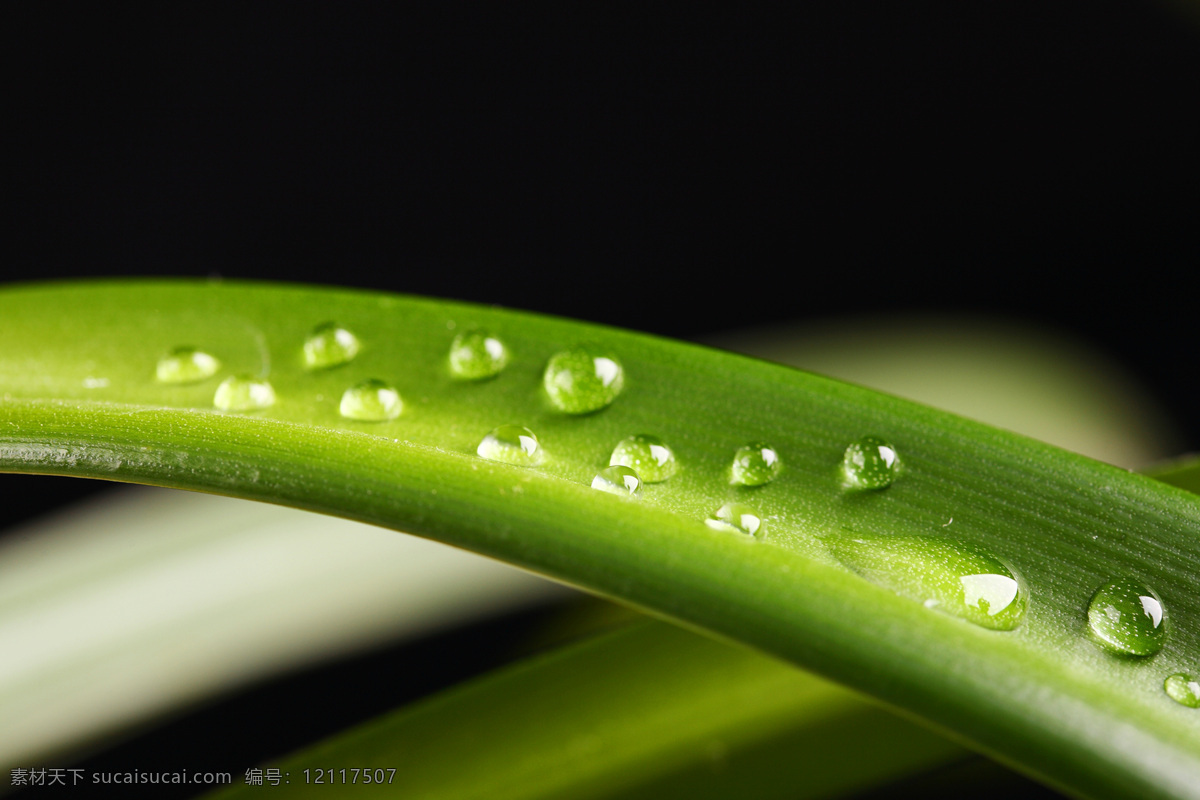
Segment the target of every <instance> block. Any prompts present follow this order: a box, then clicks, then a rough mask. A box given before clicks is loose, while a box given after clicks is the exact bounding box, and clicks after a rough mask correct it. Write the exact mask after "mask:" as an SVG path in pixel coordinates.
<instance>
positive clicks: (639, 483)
mask: <svg viewBox="0 0 1200 800" xmlns="http://www.w3.org/2000/svg"><path fill="white" fill-rule="evenodd" d="M361 349H362V343H361V342H360V340H359V339H358V337H357V336H355V334H353V333H352V332H351V331H349V330H347V329H346V328H343V327H341V326H340V325H337V324H336V323H333V322H327V323H323V324H321V325H319V326H317V327H316V328H315V329H314V330H313V331H312V332H311V333H310V334H309V336H308V337H307V338H306V339H305V341H304V343H303V346H302V348H301V357H302V363H303V366H304V367H305V369H306V370H308V371H311V372H316V371H325V370H331V369H333V368H336V367H340V366H342V365H345V364H348V363H350V362H352V361H354V359H355V358H356V357H357V356H358V354H359V352H360V351H361ZM509 360H510V352H509V349H508V347H507V346H506V345H505V344H504V343H503V342H502V341H501V340H500V339H499V338H497V337H496V336H495V335H493V334H492V333H490V332H488V331H486V330H483V329H478V328H474V329H470V330H467V331H464V332H462V333H460V334H458V335H457V336H455V337H454V340H453V341H452V342H451V344H450V349H449V355H448V359H447V363H448V369H449V373H450V375H451V376H452V377H453V378H455V379H459V380H464V381H483V380H487V379H491V378H495V377H496V376H498V375H499V374H500V373H501V372H502V371H503V370H504V369H505V367H506V366H507V365H508V363H509ZM220 369H221V361H220V360H219V359H218V358H217V357H216V356H214V355H212V354H210V353H208V352H206V351H204V350H201V349H199V348H196V347H191V346H187V347H178V348H175V349H173V350H171V351H170V352H168V353H167V354H166V355H164V356H163V357H162V358H161V359H160V360H159V361H158V363H157V365H156V368H155V377H156V379H157V380H158V382H160V383H162V384H166V385H190V384H197V383H201V382H203V381H205V380H208V379H210V378H212V377H214V376H215V375H216V374H217V373H218V372H219V371H220ZM624 386H625V370H624V368H623V366H622V365H621V362H620V361H619V360H618V359H617V357H616V356H615V355H614V354H613V353H611V352H609V351H608V350H606V349H604V348H602V347H598V346H595V345H580V346H575V347H572V348H569V349H566V350H562V351H560V352H558V353H556V354H555V355H554V356H552V357H551V358H550V359H549V360H548V362H547V364H546V367H545V370H544V372H543V377H542V387H543V390H544V392H545V396H546V397H547V398H548V399H549V401H550V404H551V406H552V407H553V408H554V409H556V410H557V411H559V412H562V413H565V414H568V415H584V414H592V413H595V412H598V411H601V410H603V409H605V408H607V407H608V406H610V405H611V404H612V403H613V402H614V400H616V398H617V397H618V396H619V395H620V394H621V392H622V390H623V388H624ZM275 402H276V395H275V390H274V389H273V387H272V386H271V384H270V382H269V381H268V380H266V378H264V377H257V376H254V375H250V374H234V375H230V376H228V377H226V378H225V379H224V380H222V381H221V382H220V384H219V385H218V386H217V388H216V390H215V393H214V395H213V405H214V406H215V407H216V408H217V409H219V410H221V411H227V412H249V411H256V410H260V409H264V408H268V407H270V406H272V405H273V404H274V403H275ZM403 408H404V404H403V401H402V400H401V397H400V393H399V392H398V391H397V390H396V388H395V387H394V386H392V385H390V384H389V383H387V382H386V381H383V380H380V379H377V378H369V379H365V380H361V381H359V382H358V383H355V384H354V385H352V386H350V387H349V388H347V389H346V390H345V392H344V393H343V394H342V397H341V402H340V403H339V407H338V410H339V413H340V414H341V416H342V417H344V418H346V419H349V420H354V421H359V422H386V421H390V420H395V419H397V418H398V417H399V416H400V415H401V413H402V411H403ZM476 454H477V455H478V456H480V457H481V458H484V459H488V460H491V461H496V462H499V463H504V464H509V465H514V466H520V467H535V466H537V465H539V464H541V463H542V462H543V460H544V455H545V454H544V452H543V449H542V445H541V442H539V440H538V437H537V435H536V434H535V433H534V432H533V431H532V430H530V429H529V428H527V427H524V426H521V425H511V424H510V425H501V426H499V427H497V428H494V429H493V430H491V431H490V432H489V433H488V434H487V435H486V436H484V437H483V439H482V440H481V441H480V442H479V445H478V447H477V448H476ZM679 468H680V465H679V460H678V458H677V456H676V454H675V451H674V450H673V449H672V448H671V447H670V446H669V445H668V444H667V443H666V442H664V441H663V440H662V439H660V438H658V437H657V436H653V435H650V434H645V433H642V434H635V435H631V436H628V437H626V438H624V439H622V440H620V441H619V442H617V443H616V445H615V446H614V447H613V450H612V453H611V455H610V457H609V460H608V466H606V467H604V468H603V469H601V470H600V471H599V472H598V473H597V474H596V475H595V477H594V478H593V479H592V482H591V487H592V488H593V489H596V490H598V491H603V492H607V493H611V494H615V495H618V496H621V497H624V498H636V497H637V496H638V495H639V493H640V492H641V490H642V488H643V486H645V485H647V484H658V483H662V482H664V481H667V480H669V479H670V478H672V477H673V476H674V475H675V474H676V473H677V472H678V470H679ZM783 469H784V462H783V459H782V458H781V456H780V454H779V452H778V450H776V448H774V447H773V446H771V445H770V444H768V443H765V442H761V441H756V442H750V443H748V444H745V445H743V446H741V447H738V448H737V449H736V450H735V451H734V453H733V456H732V458H731V460H730V462H729V471H728V475H729V483H730V485H731V486H733V487H736V490H737V491H739V492H751V491H755V490H757V489H759V488H760V487H764V486H766V485H768V484H770V483H771V482H773V481H775V480H776V479H777V478H778V477H779V475H780V474H781V473H782V471H783ZM901 469H902V462H901V458H900V454H899V451H898V450H897V449H896V447H895V446H893V445H892V443H891V442H890V441H889V440H888V439H886V438H884V437H881V436H878V435H866V436H863V437H861V438H859V439H857V440H855V441H853V442H851V443H850V444H849V445H848V446H847V447H846V449H845V451H844V453H843V455H842V462H841V464H840V477H841V483H842V486H843V488H844V490H846V491H848V492H867V493H875V492H880V491H882V490H885V489H887V488H888V487H889V486H891V485H892V484H893V482H894V481H895V480H896V479H897V477H898V476H899V474H900V472H901ZM747 496H748V495H747ZM704 522H705V524H706V525H707V526H708V527H709V528H711V529H713V530H717V531H721V532H723V533H733V534H738V535H741V536H745V537H747V540H758V539H762V538H763V537H764V536H765V535H766V533H767V526H766V524H765V521H764V517H763V515H762V514H760V512H759V511H758V510H757V509H755V508H754V507H752V506H751V505H748V504H747V503H745V502H742V501H741V500H737V501H730V502H726V503H724V504H723V505H721V506H720V507H719V508H717V509H716V510H714V511H713V512H712V513H711V514H710V515H709V517H708V518H707V519H706V520H704ZM826 544H827V545H828V546H829V549H830V551H831V552H832V553H833V554H834V555H835V556H836V557H837V558H838V560H840V561H841V562H842V563H843V564H845V565H846V566H847V567H848V568H849V569H850V570H851V571H853V572H855V573H856V574H858V575H860V576H861V577H863V578H865V579H866V580H868V581H871V582H872V583H875V584H877V585H879V586H882V587H885V588H887V589H889V590H891V591H893V592H895V593H896V594H898V595H900V596H903V597H907V598H910V599H912V600H914V601H916V602H919V603H921V604H922V605H924V606H925V607H926V608H929V609H931V610H934V611H937V612H941V613H946V614H950V615H952V616H955V617H958V618H961V619H963V620H966V621H968V622H970V623H973V624H975V625H978V626H981V627H983V628H988V629H992V630H998V631H1010V630H1013V629H1015V628H1017V627H1018V626H1019V625H1020V624H1021V622H1022V620H1023V619H1024V616H1025V613H1026V610H1027V607H1028V603H1029V599H1028V591H1027V589H1026V588H1025V586H1024V584H1023V583H1022V581H1021V580H1020V578H1019V577H1018V576H1017V575H1016V573H1014V572H1013V570H1012V569H1010V568H1009V567H1008V566H1007V565H1006V564H1004V563H1003V562H1002V561H1001V560H1000V559H998V558H997V557H995V556H994V555H992V554H990V553H987V552H985V551H982V550H979V549H976V548H973V547H967V546H963V545H959V544H955V543H952V542H949V541H946V540H944V539H940V538H934V537H925V536H907V535H886V536H881V535H875V534H861V533H847V534H845V535H840V536H835V537H831V538H829V539H828V540H826ZM1087 620H1088V628H1089V631H1090V633H1091V635H1092V638H1093V640H1094V641H1095V642H1096V643H1097V644H1098V645H1099V646H1101V647H1102V648H1103V649H1104V650H1106V651H1108V652H1111V653H1113V654H1115V655H1117V656H1122V657H1128V658H1148V657H1151V656H1153V655H1154V654H1156V653H1158V652H1159V651H1160V650H1161V649H1162V648H1163V645H1164V643H1165V642H1166V639H1167V629H1168V622H1167V612H1166V609H1165V607H1164V605H1163V602H1162V600H1161V598H1160V597H1159V596H1158V595H1157V594H1156V593H1155V592H1154V590H1153V589H1151V588H1150V587H1149V586H1146V585H1145V584H1144V583H1142V582H1140V581H1138V580H1136V579H1133V578H1118V579H1114V580H1111V581H1109V582H1108V583H1106V584H1104V585H1103V586H1101V587H1100V588H1099V589H1097V590H1096V592H1095V593H1094V594H1093V596H1092V597H1091V600H1090V601H1089V603H1088V608H1087ZM1163 690H1164V692H1165V693H1166V694H1167V695H1168V696H1169V697H1170V698H1171V699H1172V700H1174V701H1176V702H1178V703H1180V704H1181V705H1183V706H1186V707H1188V708H1200V681H1198V680H1197V679H1196V678H1195V677H1193V676H1191V675H1188V674H1185V673H1175V674H1172V675H1170V676H1168V677H1167V678H1166V680H1165V681H1164V683H1163Z"/></svg>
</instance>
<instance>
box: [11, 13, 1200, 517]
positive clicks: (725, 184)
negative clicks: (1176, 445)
mask: <svg viewBox="0 0 1200 800" xmlns="http://www.w3.org/2000/svg"><path fill="white" fill-rule="evenodd" d="M4 15H5V16H6V17H7V20H6V21H5V24H4V31H5V34H4V36H5V38H6V39H7V40H8V44H7V45H6V46H5V54H6V55H5V59H6V60H7V61H8V62H9V64H10V68H9V70H8V75H7V76H6V81H5V83H6V90H5V99H4V106H5V113H4V126H3V127H4V129H6V134H5V138H6V139H7V140H8V141H9V145H8V146H6V148H5V153H4V154H3V156H2V157H3V162H4V166H5V169H4V182H5V185H6V188H7V192H6V194H7V195H8V199H9V203H8V204H7V208H8V211H7V212H5V216H6V217H7V220H6V223H7V224H5V225H4V230H5V231H6V232H5V235H4V240H5V244H6V247H5V248H4V252H5V256H4V259H3V263H4V275H3V278H4V279H5V280H31V279H45V278H67V277H78V276H109V275H191V276H207V275H214V274H216V275H221V276H223V277H226V278H269V279H281V280H298V281H306V282H316V283H331V284H341V285H349V286H358V287H374V288H379V289H387V290H393V291H401V292H412V293H420V294H432V295H440V296H446V297H454V298H459V299H466V300H474V301H480V302H486V303H496V304H501V305H507V306H512V307H517V308H526V309H534V310H540V311H547V312H551V313H556V314H562V315H567V316H573V317H580V318H584V319H590V320H596V321H602V322H606V323H611V324H616V325H621V326H626V327H632V328H636V329H640V330H645V331H650V332H654V333H660V334H666V335H672V336H684V337H687V336H697V335H702V334H705V333H711V332H715V331H719V330H724V329H729V328H735V327H739V326H745V325H752V324H759V323H764V322H775V321H787V320H799V319H808V318H813V317H818V316H821V317H824V316H830V315H839V314H845V313H855V314H868V315H869V314H885V313H893V312H898V311H954V312H959V313H962V312H967V313H974V312H979V313H988V314H1001V315H1005V316H1009V317H1016V318H1019V319H1028V320H1033V321H1037V322H1040V323H1044V324H1049V325H1051V326H1054V327H1057V328H1060V329H1062V330H1064V331H1066V332H1069V333H1071V334H1074V335H1076V336H1079V337H1082V338H1083V339H1085V340H1087V341H1090V342H1091V343H1092V344H1094V345H1096V346H1098V347H1100V348H1101V349H1102V350H1105V351H1107V352H1108V353H1110V354H1112V355H1114V356H1115V357H1116V358H1117V359H1119V360H1120V361H1122V362H1123V363H1124V364H1125V365H1126V366H1127V367H1128V368H1130V369H1131V370H1132V371H1133V372H1134V373H1135V374H1136V375H1138V376H1139V377H1141V378H1142V379H1143V380H1144V381H1146V382H1147V384H1148V385H1149V386H1150V388H1151V389H1152V391H1154V392H1155V393H1156V394H1157V396H1158V397H1159V398H1160V399H1161V400H1162V401H1163V402H1164V403H1165V404H1166V406H1167V407H1168V409H1169V410H1170V411H1171V412H1172V413H1173V414H1174V416H1175V417H1176V418H1177V420H1178V421H1179V423H1180V424H1181V426H1182V429H1183V431H1184V433H1185V437H1186V440H1184V441H1181V442H1180V449H1181V450H1182V449H1191V448H1197V447H1198V446H1200V415H1197V414H1196V411H1195V402H1194V398H1195V397H1196V395H1197V390H1198V389H1200V373H1198V371H1197V370H1196V369H1195V367H1194V360H1195V359H1194V355H1193V353H1194V333H1195V331H1196V328H1197V325H1196V314H1197V310H1196V306H1197V303H1196V299H1197V293H1196V290H1195V288H1194V287H1193V286H1191V285H1190V280H1191V279H1192V278H1193V276H1195V274H1196V273H1197V267H1198V265H1200V241H1198V239H1200V189H1198V187H1200V135H1198V134H1200V112H1198V110H1197V109H1198V99H1200V91H1198V90H1200V17H1198V16H1196V15H1195V14H1194V13H1193V15H1192V16H1188V14H1187V12H1186V11H1185V10H1183V9H1182V8H1181V7H1179V8H1177V7H1174V6H1171V5H1167V4H1165V0H1163V2H1162V3H1155V2H1133V1H1130V2H1119V3H1110V2H1084V1H1076V0H1063V1H1062V2H1047V1H1046V0H1037V2H1033V1H1031V0H1014V1H1013V2H1004V3H991V2H961V0H953V1H951V0H934V1H933V2H907V3H895V2H889V3H845V2H837V3H833V2H812V1H810V0H805V1H804V2H795V3H781V4H777V5H754V6H752V7H746V6H743V5H742V4H722V5H714V4H706V3H693V4H690V5H688V6H687V7H683V6H673V5H668V6H646V5H644V4H615V3H596V4H591V5H588V6H585V5H582V4H573V5H569V6H568V5H566V4H563V5H561V6H560V7H557V8H550V9H546V8H535V7H532V6H529V5H524V4H521V5H517V4H513V7H503V6H493V7H490V8H489V9H488V10H481V9H479V8H476V7H474V6H469V5H459V4H453V3H442V4H436V5H434V4H431V5H430V7H427V8H424V9H414V8H410V7H409V6H408V4H403V3H391V4H378V5H372V4H353V5H346V4H340V3H309V2H293V3H287V4H283V3H280V4H256V5H253V6H247V7H238V8H236V9H234V10H228V9H226V10H220V9H218V8H217V7H215V6H212V5H211V4H182V3H170V4H160V6H159V7H157V8H151V9H142V10H138V11H132V10H128V9H126V10H119V9H112V8H106V7H103V6H95V7H92V8H91V9H88V10H80V9H74V8H71V9H66V8H62V7H59V6H56V5H54V4H50V3H45V4H42V3H38V4H27V7H26V8H24V9H16V8H14V7H13V6H12V5H11V4H10V5H9V6H8V7H6V9H5V11H4ZM784 279H793V281H792V283H790V284H789V283H786V282H785V281H784ZM0 324H2V321H0ZM6 346H11V343H7V344H6ZM0 485H4V486H6V487H9V489H10V490H9V491H7V492H6V493H5V494H6V497H8V496H12V495H16V494H19V495H21V498H22V499H21V500H20V501H16V502H13V505H12V508H11V510H10V515H11V518H16V517H20V516H23V515H25V514H27V513H31V512H32V510H34V509H35V508H37V507H39V504H42V505H44V504H46V503H48V502H51V501H57V500H59V499H61V498H62V497H63V496H66V495H69V494H70V493H71V492H72V491H75V492H79V491H82V489H64V488H63V482H62V481H58V482H55V483H54V484H53V486H54V487H55V488H53V489H50V490H46V489H43V488H42V487H43V486H44V484H42V483H40V482H38V481H37V480H36V479H32V478H9V477H6V478H5V480H4V482H3V484H0ZM13 487H15V490H14V489H13Z"/></svg>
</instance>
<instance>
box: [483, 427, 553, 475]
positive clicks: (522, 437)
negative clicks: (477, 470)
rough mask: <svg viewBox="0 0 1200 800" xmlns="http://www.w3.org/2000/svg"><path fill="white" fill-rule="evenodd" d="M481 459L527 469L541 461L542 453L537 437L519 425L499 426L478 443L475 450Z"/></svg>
mask: <svg viewBox="0 0 1200 800" xmlns="http://www.w3.org/2000/svg"><path fill="white" fill-rule="evenodd" d="M475 452H476V453H478V454H479V456H480V457H481V458H486V459H487V460H489V461H499V462H501V463H504V464H514V465H516V466H518V467H528V466H532V465H534V464H536V463H537V462H538V461H540V460H541V456H542V451H541V447H540V446H539V445H538V439H537V436H535V435H534V433H533V431H531V430H529V428H524V427H522V426H520V425H501V426H500V427H499V428H496V429H495V430H493V431H492V432H491V433H489V434H488V435H487V436H485V437H483V441H481V442H480V443H479V447H477V448H476V449H475Z"/></svg>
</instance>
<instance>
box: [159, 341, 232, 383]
mask: <svg viewBox="0 0 1200 800" xmlns="http://www.w3.org/2000/svg"><path fill="white" fill-rule="evenodd" d="M220 368H221V362H220V361H218V360H217V359H216V358H214V357H213V356H211V355H209V354H208V353H205V352H204V351H203V350H197V349H196V348H194V347H176V348H175V349H174V350H172V351H171V352H169V353H167V354H166V355H165V356H163V357H162V358H160V359H159V360H158V366H157V367H156V368H155V370H154V375H155V377H156V378H158V382H159V383H197V382H199V381H202V380H204V379H205V378H211V377H212V376H213V375H215V374H216V372H217V370H218V369H220Z"/></svg>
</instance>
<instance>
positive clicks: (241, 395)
mask: <svg viewBox="0 0 1200 800" xmlns="http://www.w3.org/2000/svg"><path fill="white" fill-rule="evenodd" d="M213 405H214V406H216V407H217V408H219V409H220V410H222V411H256V410H258V409H260V408H267V407H268V406H273V405H275V389H274V388H272V386H271V384H270V383H268V382H267V381H265V380H263V379H261V378H255V377H254V376H253V375H232V376H230V377H228V378H226V379H225V380H223V381H221V385H220V386H218V387H217V393H216V394H214V395H213Z"/></svg>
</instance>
